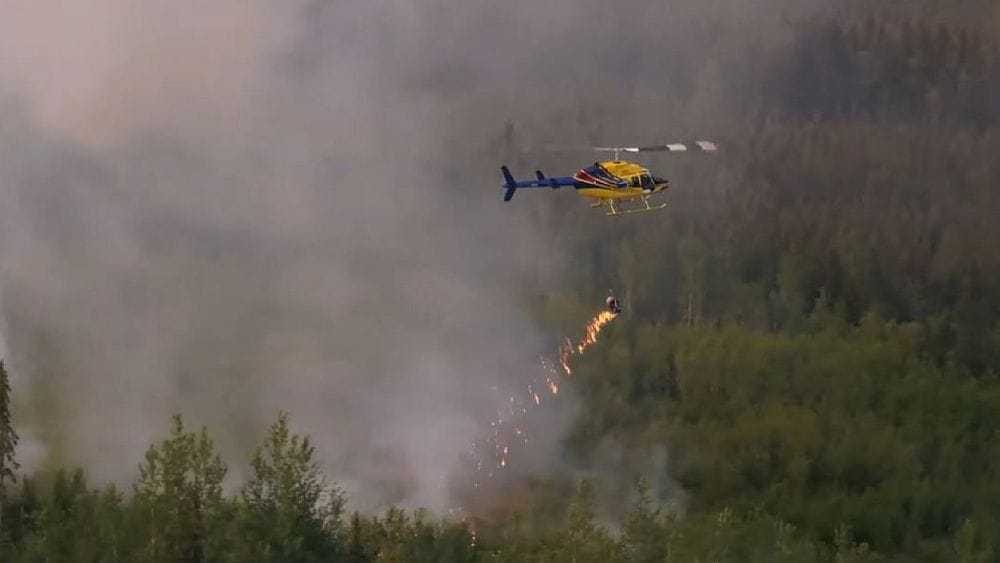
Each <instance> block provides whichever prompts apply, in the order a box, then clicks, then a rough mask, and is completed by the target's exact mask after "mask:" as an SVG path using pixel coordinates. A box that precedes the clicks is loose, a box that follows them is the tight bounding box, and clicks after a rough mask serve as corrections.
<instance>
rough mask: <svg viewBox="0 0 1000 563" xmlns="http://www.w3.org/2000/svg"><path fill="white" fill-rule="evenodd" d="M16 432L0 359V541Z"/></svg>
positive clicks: (15, 466) (13, 477) (13, 466)
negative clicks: (11, 417)
mask: <svg viewBox="0 0 1000 563" xmlns="http://www.w3.org/2000/svg"><path fill="white" fill-rule="evenodd" d="M17 441H18V437H17V432H16V431H15V430H14V425H13V424H12V423H11V420H10V381H9V380H8V377H7V369H6V367H4V363H3V359H2V358H0V539H2V538H3V530H4V528H3V511H4V508H5V507H6V506H7V487H6V481H8V480H9V481H12V482H13V481H16V479H17V478H16V475H15V473H14V472H15V471H17V469H18V467H19V466H18V463H17V460H16V459H14V449H15V448H16V447H17Z"/></svg>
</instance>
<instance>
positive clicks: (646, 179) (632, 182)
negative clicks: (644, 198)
mask: <svg viewBox="0 0 1000 563" xmlns="http://www.w3.org/2000/svg"><path fill="white" fill-rule="evenodd" d="M628 185H629V187H630V188H642V189H644V190H652V189H653V188H654V187H655V184H654V183H653V177H652V176H650V175H649V174H647V173H645V172H643V173H641V174H636V175H635V176H632V177H631V178H629V181H628Z"/></svg>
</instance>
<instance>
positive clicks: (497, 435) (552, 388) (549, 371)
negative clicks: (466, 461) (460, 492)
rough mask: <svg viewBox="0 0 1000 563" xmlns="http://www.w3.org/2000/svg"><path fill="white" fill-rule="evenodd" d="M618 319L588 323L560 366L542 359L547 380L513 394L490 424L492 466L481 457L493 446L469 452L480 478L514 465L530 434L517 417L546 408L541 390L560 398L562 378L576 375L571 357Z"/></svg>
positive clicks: (566, 345)
mask: <svg viewBox="0 0 1000 563" xmlns="http://www.w3.org/2000/svg"><path fill="white" fill-rule="evenodd" d="M617 316H618V315H617V314H616V313H613V312H611V311H601V312H600V313H598V314H597V315H595V316H594V317H593V318H592V319H590V320H589V321H588V322H587V324H586V326H585V327H584V332H585V336H584V337H583V338H582V339H581V340H580V341H579V342H578V343H577V344H575V345H574V344H573V341H572V340H570V339H569V338H566V339H565V340H564V341H563V342H562V343H560V345H559V349H558V360H557V364H553V363H550V361H549V360H548V359H546V358H544V357H543V358H541V366H542V369H543V371H544V372H545V373H544V374H543V377H541V378H536V379H535V380H534V381H533V382H532V383H530V384H529V385H528V387H527V393H526V394H515V393H511V394H510V395H509V400H508V401H507V403H508V407H507V408H506V409H505V410H499V411H497V417H496V419H495V420H493V421H492V422H491V423H490V429H491V433H492V450H493V461H492V463H484V459H483V458H482V457H481V454H480V451H481V450H482V449H483V446H486V448H487V449H489V446H490V444H476V443H473V444H472V447H471V448H470V449H469V453H470V455H471V456H472V460H473V461H474V462H475V467H476V473H477V474H478V475H482V474H483V473H484V472H485V473H486V478H487V479H491V478H492V477H493V475H494V471H497V470H503V469H505V468H506V467H508V465H509V464H510V455H509V454H510V453H511V447H510V446H511V444H512V443H513V442H514V441H521V442H522V443H523V444H525V445H526V444H527V443H528V436H527V433H525V432H524V430H523V427H521V426H520V425H517V424H516V422H517V421H516V420H515V415H517V414H519V413H520V414H521V415H527V413H528V407H536V408H537V407H540V406H541V404H542V400H541V399H542V397H541V395H540V390H544V389H548V390H549V392H550V393H551V395H552V396H553V397H555V396H557V395H558V394H559V383H558V379H559V377H561V376H569V375H572V373H573V370H572V368H571V367H570V364H569V360H570V357H571V356H573V355H582V354H583V353H584V352H585V351H586V350H587V348H589V347H590V346H593V345H594V344H596V343H597V337H598V336H599V335H600V333H601V330H602V329H603V328H604V327H605V326H607V324H608V323H610V322H611V321H613V320H614V319H615V318H616V317H617ZM560 368H561V371H560ZM493 390H494V391H498V392H499V391H500V389H499V388H498V387H497V386H494V387H493ZM505 411H506V412H507V413H509V415H510V417H509V418H507V417H505V414H504V413H505ZM473 487H474V488H477V489H478V488H479V479H476V480H475V482H474V483H473Z"/></svg>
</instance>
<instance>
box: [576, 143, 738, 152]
mask: <svg viewBox="0 0 1000 563" xmlns="http://www.w3.org/2000/svg"><path fill="white" fill-rule="evenodd" d="M689 148H690V149H692V150H700V151H708V152H713V151H716V150H718V149H719V147H718V146H717V145H716V144H715V143H713V142H712V141H695V142H694V143H692V144H690V145H687V144H685V143H669V144H666V145H650V146H646V147H594V150H597V151H606V152H685V151H687V150H688V149H689Z"/></svg>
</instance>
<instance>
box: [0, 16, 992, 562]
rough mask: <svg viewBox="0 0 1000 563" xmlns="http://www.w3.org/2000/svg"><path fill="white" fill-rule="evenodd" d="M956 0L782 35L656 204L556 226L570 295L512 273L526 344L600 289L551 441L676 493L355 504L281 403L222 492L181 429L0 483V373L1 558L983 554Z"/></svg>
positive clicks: (978, 387)
mask: <svg viewBox="0 0 1000 563" xmlns="http://www.w3.org/2000/svg"><path fill="white" fill-rule="evenodd" d="M966 4H969V5H971V6H972V8H969V10H968V11H967V12H960V13H959V11H958V10H956V14H955V15H954V17H947V16H948V14H947V12H948V10H941V11H943V12H946V13H945V14H942V13H939V10H936V9H932V8H927V9H926V10H924V11H922V12H921V11H917V12H916V15H906V16H892V15H877V14H876V15H872V14H871V13H869V11H868V10H865V9H862V8H858V9H845V10H844V11H842V12H838V13H834V14H830V15H824V16H823V17H817V18H812V19H808V20H805V21H801V22H797V23H796V24H795V42H794V45H795V47H794V49H792V50H791V53H790V55H789V57H787V58H786V59H785V60H781V61H777V62H774V64H770V65H769V66H768V69H767V73H768V75H767V77H766V79H763V80H761V81H760V82H759V84H756V85H748V88H747V95H748V98H752V100H748V101H747V104H748V108H749V106H751V105H752V106H754V107H753V108H752V110H753V111H752V112H750V111H749V110H748V115H747V116H746V118H745V119H744V120H742V121H740V122H738V123H735V124H733V126H732V127H731V128H730V129H729V130H728V132H726V133H723V134H721V135H720V136H719V138H718V142H719V144H720V146H721V147H724V149H725V150H726V151H727V152H726V158H725V159H718V160H713V161H709V160H698V161H691V162H681V161H677V165H676V167H675V169H674V170H673V171H672V174H673V178H674V179H673V180H672V182H673V183H674V184H675V185H676V186H677V187H676V188H673V187H672V188H671V191H670V192H669V196H668V197H669V201H670V205H669V207H668V209H667V210H666V211H665V212H663V215H659V214H647V215H641V216H638V217H637V218H635V219H634V220H632V218H629V220H626V221H615V222H611V221H608V220H607V219H606V218H605V217H603V216H600V215H599V214H598V215H586V216H584V218H583V219H581V220H580V221H581V222H583V223H584V227H585V228H583V229H579V228H578V229H574V230H573V232H572V233H571V234H569V235H566V236H565V237H564V239H565V241H566V244H567V245H569V248H570V250H569V254H570V256H571V262H572V266H573V267H572V271H573V277H574V279H575V280H576V282H577V283H575V284H573V285H572V286H569V285H567V286H564V287H562V288H560V290H559V291H558V292H538V291H533V290H531V289H529V288H524V289H523V293H524V301H525V302H526V303H527V304H529V305H530V309H531V310H532V311H535V312H536V314H537V317H538V322H539V323H540V324H541V325H543V326H545V327H548V328H551V329H552V330H553V332H554V333H560V332H564V331H565V330H566V327H572V326H578V325H579V324H580V322H581V321H582V320H583V319H585V318H586V316H587V315H589V314H590V313H591V312H592V310H593V304H594V303H600V302H601V300H602V299H603V296H604V294H605V292H606V290H607V288H608V287H615V288H617V289H618V291H620V293H621V295H620V297H621V298H622V300H623V303H624V306H625V310H626V314H624V315H623V316H622V317H621V318H619V319H618V320H616V321H615V322H614V323H613V324H611V325H610V326H609V327H608V328H607V329H606V331H605V332H604V334H603V335H602V337H601V341H600V343H599V344H598V345H596V346H594V347H593V348H592V349H591V350H590V351H589V352H588V355H587V356H586V357H585V358H583V359H580V360H579V362H578V363H577V364H575V365H574V368H575V369H574V375H573V378H572V379H571V383H570V385H571V386H572V389H573V392H574V393H576V394H577V395H578V396H579V399H580V401H581V403H582V405H583V406H582V408H581V412H582V413H585V416H584V415H580V416H578V417H577V418H576V420H574V421H573V424H572V426H571V429H570V432H569V435H568V436H566V439H565V447H566V449H567V451H568V452H569V453H568V455H570V456H572V457H573V458H575V459H580V460H587V459H588V457H590V456H592V455H594V450H595V448H596V446H597V445H598V444H600V443H602V442H606V441H607V440H615V441H616V442H617V443H621V444H624V445H625V447H627V448H634V449H636V450H640V451H641V450H642V449H643V448H649V447H657V448H664V449H665V451H667V452H668V458H669V460H670V462H669V465H668V472H669V475H667V476H666V477H668V478H669V479H670V480H671V481H672V482H673V483H675V485H676V487H677V488H678V489H679V490H682V491H683V502H681V503H671V502H662V500H663V499H660V498H657V495H656V494H655V491H651V489H650V485H649V483H648V479H658V478H660V477H661V476H650V475H639V474H636V475H632V474H628V475H625V476H624V478H626V479H627V480H629V482H630V483H631V491H630V493H629V495H627V496H628V502H627V509H626V510H624V511H623V512H622V514H621V516H620V518H617V519H616V520H615V521H609V519H608V518H606V517H605V516H604V515H603V511H602V507H601V506H600V505H601V502H600V498H601V494H600V491H601V487H602V485H606V483H602V481H601V479H599V478H595V479H582V480H574V481H572V482H547V483H541V484H535V485H534V486H535V487H538V488H541V489H546V488H549V489H551V490H558V491H565V492H566V493H567V494H565V495H561V498H560V499H556V500H553V499H551V498H549V499H548V500H547V501H546V502H542V501H541V500H537V501H534V502H533V501H531V500H524V499H523V498H522V497H520V496H516V495H511V497H510V499H509V503H508V504H507V505H504V506H499V507H498V506H490V507H483V512H482V513H475V512H474V513H473V514H471V515H469V516H468V517H463V518H455V517H448V516H441V515H436V514H432V513H430V512H428V511H422V510H417V511H410V510H403V509H398V508H393V509H390V510H388V511H387V512H385V513H383V514H364V513H359V512H354V511H351V510H348V509H347V508H346V498H345V496H344V494H343V493H342V491H341V490H340V489H339V488H338V485H337V483H335V482H332V481H331V480H329V479H328V477H327V476H324V474H323V473H322V471H321V469H320V467H321V463H320V461H321V460H318V459H317V458H316V455H315V451H314V447H313V445H312V442H311V440H310V438H309V437H308V436H307V435H302V434H297V433H296V432H294V431H293V430H292V429H291V423H293V422H294V420H295V413H294V411H292V412H290V413H288V414H282V415H281V416H280V417H278V419H277V420H276V421H274V423H273V425H272V426H271V427H270V429H269V430H268V432H267V434H266V435H265V436H264V437H263V439H262V441H261V442H260V445H259V446H258V447H257V448H256V449H255V450H254V451H252V452H250V453H249V456H248V463H249V467H250V468H251V471H250V474H249V475H248V476H247V478H246V479H245V480H244V482H242V483H241V484H240V485H239V486H238V487H236V488H233V487H232V486H230V485H229V484H228V483H229V482H228V481H227V466H226V464H225V463H224V462H223V461H222V458H221V457H220V454H219V453H218V451H217V449H216V447H215V445H214V443H213V439H212V437H211V428H197V429H192V428H189V427H188V426H187V425H186V424H185V422H184V420H183V419H182V418H181V417H180V416H177V417H175V418H174V419H173V420H172V421H166V420H165V421H163V426H164V433H163V437H162V439H161V440H159V441H157V442H155V443H153V444H151V445H150V447H149V449H148V452H147V453H146V455H145V458H144V459H142V460H131V461H128V463H133V464H137V465H138V466H139V475H138V477H137V479H136V480H135V482H134V483H133V484H132V486H131V487H129V488H120V487H115V486H110V485H109V486H105V485H103V484H99V483H94V482H91V481H90V480H88V477H87V475H86V474H85V472H84V471H83V470H80V469H76V468H74V467H66V468H63V469H61V470H58V471H47V472H45V473H42V474H38V475H31V474H23V473H22V472H21V471H20V470H19V467H18V465H17V444H18V438H17V428H16V425H15V424H13V423H12V418H11V412H10V410H9V405H10V400H9V397H10V393H11V389H10V386H9V384H8V382H7V379H8V378H7V372H6V371H4V370H3V369H2V364H0V380H2V385H0V503H2V507H0V561H2V562H4V563H7V562H11V563H28V562H67V563H69V562H74V563H75V562H80V563H83V562H92V563H98V562H109V563H110V562H140V561H141V562H182V561H183V562H192V563H194V562H211V561H218V562H223V561H232V562H248V561H259V562H275V563H277V562H289V563H292V562H320V561H331V562H335V561H343V562H359V563H360V562H367V561H398V562H421V561H427V562H432V561H433V562H438V561H456V562H460V561H467V562H486V561H496V562H500V561H510V562H515V561H518V562H527V561H539V562H541V561H547V562H548V561H552V562H563V561H565V562H584V561H600V562H609V561H623V562H625V561H628V562H687V561H692V562H693V561H720V562H722V561H732V562H737V561H789V562H792V561H795V562H800V561H801V562H809V561H816V562H854V561H857V562H861V561H900V562H902V561H942V562H943V561H961V562H1000V417H998V413H1000V252H998V250H997V247H998V244H1000V221H998V220H997V217H1000V27H998V25H1000V19H998V18H1000V8H998V7H997V3H996V2H986V1H983V2H972V3H965V4H962V5H963V6H965V5H966ZM987 13H988V14H989V17H985V16H984V14H987ZM977 16H983V17H977ZM750 113H752V115H750ZM583 126H584V127H586V126H587V124H583ZM593 126H594V127H597V128H599V127H600V124H594V125H593ZM497 152H498V149H496V147H493V148H491V149H490V150H489V151H484V158H483V162H484V170H487V169H488V170H492V169H493V168H490V166H493V163H495V162H496V159H497V158H498V156H497ZM517 158H523V157H514V163H515V164H517ZM523 165H526V163H523ZM685 183H688V184H690V183H697V184H698V185H699V189H698V190H697V191H694V190H685V189H684V188H683V186H684V185H685ZM498 194H499V193H498ZM498 194H496V197H499V195H498ZM566 213H568V212H567V211H564V210H562V209H561V208H557V207H551V208H544V209H541V210H540V211H539V212H538V215H537V218H538V220H540V221H550V222H559V221H563V220H564V219H565V214H566ZM664 215H666V216H668V217H667V218H666V219H664ZM654 227H655V228H654ZM526 307H527V305H526ZM623 473H627V471H624V470H623ZM619 477H622V476H619ZM540 496H543V495H540ZM556 496H560V495H556ZM543 521H544V524H540V522H543Z"/></svg>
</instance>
